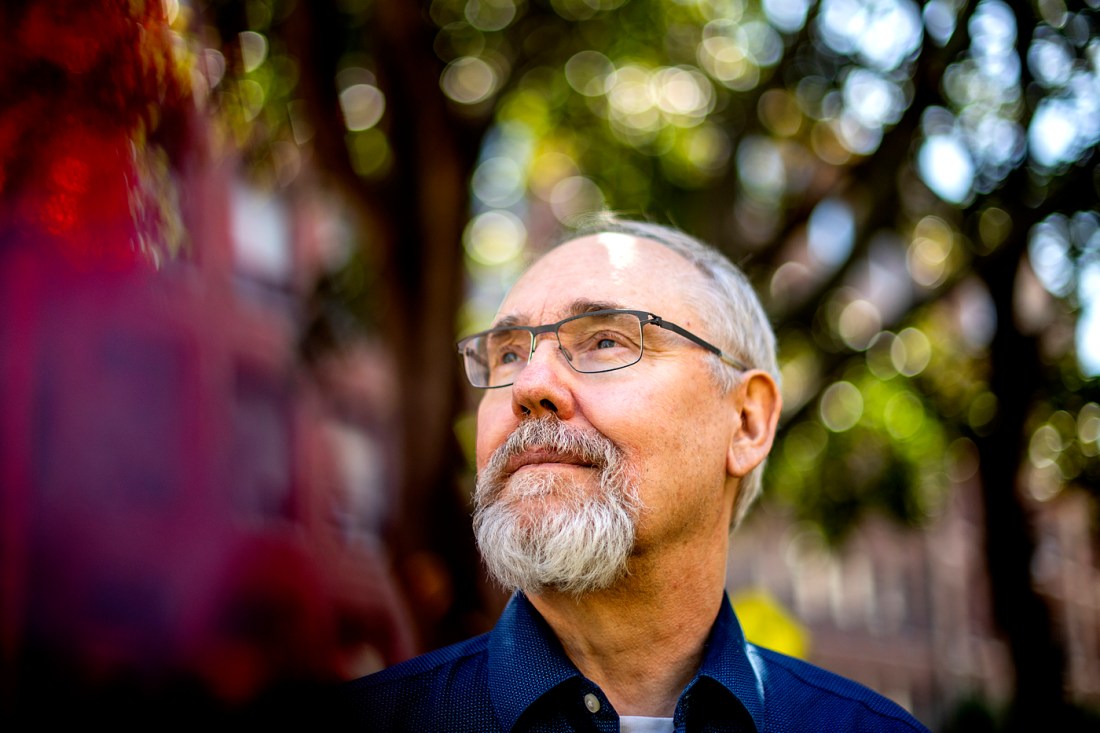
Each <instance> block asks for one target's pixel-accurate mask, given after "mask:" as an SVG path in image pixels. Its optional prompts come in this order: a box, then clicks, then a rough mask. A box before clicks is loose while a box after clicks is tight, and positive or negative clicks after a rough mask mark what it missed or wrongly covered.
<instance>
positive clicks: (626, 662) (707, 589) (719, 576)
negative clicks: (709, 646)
mask: <svg viewBox="0 0 1100 733" xmlns="http://www.w3.org/2000/svg"><path fill="white" fill-rule="evenodd" d="M688 549H689V548H684V550H685V552H684V553H683V554H685V555H687V556H688V558H692V559H690V560H686V561H685V558H676V557H673V556H671V555H670V554H669V553H668V552H667V550H665V551H663V552H662V556H661V558H660V559H657V560H649V559H647V558H646V557H644V556H636V557H634V558H633V559H632V562H631V567H630V573H629V575H628V576H627V578H625V579H624V580H623V581H621V582H620V583H619V584H617V585H616V586H615V587H613V588H609V589H607V590H604V591H598V592H593V593H587V594H584V595H583V596H580V597H577V596H573V595H568V594H563V593H558V592H553V591H540V592H538V593H528V598H529V599H530V601H531V603H532V604H533V605H534V606H535V608H537V609H538V611H539V613H541V614H542V616H543V617H544V618H545V619H546V621H547V623H549V624H550V627H551V628H552V629H553V630H554V632H555V634H556V635H557V637H558V639H559V640H560V641H561V643H562V646H563V647H564V649H565V653H566V654H567V655H568V656H569V658H570V659H571V660H572V661H573V663H574V664H575V665H576V666H577V668H578V669H579V670H580V672H581V674H583V675H584V676H585V677H587V678H588V679H590V680H592V681H593V682H595V683H596V684H597V685H599V686H600V689H602V690H603V691H604V694H606V695H607V697H608V699H609V700H610V701H611V704H612V705H613V706H614V707H615V710H616V712H618V713H619V715H645V716H656V717H671V716H672V715H673V713H674V712H675V709H676V702H677V700H678V698H679V696H680V693H681V692H682V691H683V689H684V687H685V686H686V685H687V684H688V682H690V681H691V679H692V678H693V677H694V676H695V673H696V672H697V671H698V669H699V666H700V665H701V664H702V661H703V651H704V649H703V647H704V644H705V643H706V639H707V635H708V634H709V633H710V629H711V626H712V625H713V624H714V619H715V617H716V616H717V614H718V609H719V607H720V604H721V603H724V602H725V595H724V587H725V568H726V556H725V554H724V553H723V554H716V553H714V552H713V551H711V552H708V553H704V554H695V552H694V551H698V549H699V548H693V549H694V551H692V552H688ZM677 554H679V553H677ZM698 558H707V560H705V561H703V562H700V561H699V560H698ZM685 568H690V569H691V570H690V571H688V572H685V571H684V569H685Z"/></svg>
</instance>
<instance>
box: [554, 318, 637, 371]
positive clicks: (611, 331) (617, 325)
mask: <svg viewBox="0 0 1100 733" xmlns="http://www.w3.org/2000/svg"><path fill="white" fill-rule="evenodd" d="M558 340H559V341H560V342H561V347H562V349H564V350H565V352H566V355H567V356H568V358H569V363H570V364H571V365H572V367H573V368H574V369H576V370H577V371H578V372H588V373H591V372H606V371H610V370H612V369H621V368H622V367H625V366H630V365H631V364H633V363H635V362H636V361H638V360H639V359H641V358H642V323H641V321H640V320H639V319H638V317H637V316H636V315H633V314H630V313H605V314H600V315H588V316H581V317H579V318H574V319H572V320H570V321H566V322H565V323H563V324H561V327H560V328H558Z"/></svg>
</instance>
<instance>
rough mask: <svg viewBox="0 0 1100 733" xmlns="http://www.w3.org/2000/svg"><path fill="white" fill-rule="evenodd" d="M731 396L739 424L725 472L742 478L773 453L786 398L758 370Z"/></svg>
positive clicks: (733, 436) (727, 458) (765, 373)
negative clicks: (773, 444) (780, 414)
mask: <svg viewBox="0 0 1100 733" xmlns="http://www.w3.org/2000/svg"><path fill="white" fill-rule="evenodd" d="M729 396H730V398H731V400H732V401H733V403H734V404H733V408H734V409H735V410H736V415H735V419H736V420H737V424H735V425H734V426H733V433H732V435H731V436H730V444H729V449H728V450H727V452H726V472H727V473H729V475H730V476H736V477H737V478H742V477H744V476H745V474H747V473H748V472H749V471H751V470H752V469H754V468H756V467H757V466H758V465H760V463H761V462H762V461H763V460H764V459H765V458H766V457H767V455H768V453H769V452H770V451H771V449H772V441H774V440H775V429H776V426H777V425H778V424H779V413H780V411H781V410H782V407H783V397H782V395H780V393H779V387H778V385H776V383H775V380H774V379H772V376H771V375H770V374H768V373H767V372H764V371H760V370H759V369H755V370H753V371H750V372H748V373H747V374H745V375H744V376H743V377H742V378H741V381H740V383H739V384H738V385H737V386H736V387H734V388H733V389H731V390H730V395H729Z"/></svg>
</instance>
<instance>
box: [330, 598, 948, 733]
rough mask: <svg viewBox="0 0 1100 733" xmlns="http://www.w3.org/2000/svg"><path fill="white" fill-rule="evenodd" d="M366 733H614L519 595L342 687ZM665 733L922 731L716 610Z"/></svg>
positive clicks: (597, 700) (594, 694) (869, 694)
mask: <svg viewBox="0 0 1100 733" xmlns="http://www.w3.org/2000/svg"><path fill="white" fill-rule="evenodd" d="M346 691H347V692H348V693H349V697H348V700H347V702H348V703H349V704H350V707H351V709H352V711H353V717H354V718H356V720H357V721H358V722H359V723H361V724H362V725H363V727H364V728H366V729H367V730H377V731H447V732H448V733H459V732H461V731H469V732H470V733H490V732H491V731H546V732H547V733H550V732H556V731H600V732H601V733H618V730H619V716H618V714H617V713H616V712H615V710H614V709H613V708H612V707H611V703H609V702H608V700H607V697H606V696H605V695H604V693H603V691H602V690H600V688H599V687H597V686H596V685H595V684H594V683H593V682H591V681H590V680H588V679H586V678H585V677H584V676H583V675H582V674H581V673H580V672H579V671H578V670H577V668H576V667H575V666H574V665H573V663H572V662H570V661H569V658H568V657H567V656H566V655H565V652H564V650H563V649H562V646H561V644H560V642H559V641H558V639H557V637H556V636H555V635H554V632H553V631H552V630H551V629H550V627H549V626H548V625H547V623H546V621H544V620H543V618H542V616H541V615H540V614H539V612H538V611H537V610H535V608H534V606H532V605H531V602H530V601H528V600H527V598H526V597H525V596H524V595H523V594H522V593H516V594H515V595H514V596H513V597H512V599H511V600H510V601H509V602H508V606H507V607H506V608H505V609H504V613H502V614H501V617H500V620H499V621H498V622H497V624H496V626H495V627H494V628H493V630H492V631H490V632H489V633H487V634H482V635H481V636H477V637H474V638H473V639H469V640H467V641H464V642H460V643H458V644H454V645H452V646H449V647H445V648H443V649H439V650H437V651H434V652H429V653H428V654H424V655H422V656H419V657H416V658H414V659H410V660H408V661H406V662H402V663H401V664H397V665H394V666H392V667H389V668H388V669H384V670H382V671H380V672H376V673H375V674H372V675H368V676H366V677H362V678H360V679H358V680H355V681H353V682H349V683H347V685H346ZM673 720H674V725H675V729H676V731H677V733H686V732H687V731H730V732H740V731H746V732H749V731H754V732H756V733H795V732H798V731H812V732H813V733H827V732H829V731H836V732H837V733H840V732H841V731H843V732H844V733H856V732H859V731H876V732H878V731H884V732H889V733H895V732H905V733H914V732H915V731H922V732H924V733H927V728H925V727H924V726H923V725H921V724H920V723H919V722H918V721H917V720H916V719H915V718H914V717H913V716H912V715H910V714H909V713H908V712H906V711H905V710H904V709H903V708H902V707H900V706H899V705H897V704H896V703H894V702H892V701H891V700H889V699H887V698H885V697H883V696H882V695H880V694H878V693H877V692H874V691H872V690H870V689H869V688H867V687H864V686H863V685H860V684H858V683H856V682H853V681H852V680H849V679H846V678H844V677H841V676H839V675H836V674H833V673H832V672H828V671H826V670H824V669H821V668H820V667H815V666H814V665H812V664H808V663H807V662H803V661H801V660H798V659H795V658H793V657H788V656H785V655H782V654H779V653H777V652H774V651H771V650H769V649H763V648H761V647H758V646H756V645H754V644H750V643H748V642H746V641H745V637H744V635H743V634H742V633H741V626H740V624H739V623H738V622H737V617H736V616H735V615H734V613H733V608H732V607H731V606H730V604H729V602H728V599H727V601H726V602H724V603H722V604H721V609H720V610H719V612H718V618H717V619H716V620H715V622H714V626H713V628H712V629H711V632H710V636H709V637H708V639H707V644H706V650H705V652H704V657H703V664H702V666H701V667H700V669H699V672H698V673H697V674H696V675H695V678H694V679H692V680H691V682H690V683H689V684H688V685H687V687H685V688H684V691H683V692H682V693H681V694H680V698H679V701H678V702H677V704H676V713H675V716H674V719H673Z"/></svg>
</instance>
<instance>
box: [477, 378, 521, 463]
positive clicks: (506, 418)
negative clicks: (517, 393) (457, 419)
mask: <svg viewBox="0 0 1100 733" xmlns="http://www.w3.org/2000/svg"><path fill="white" fill-rule="evenodd" d="M494 397H495V395H494ZM498 403H500V404H498ZM514 422H515V418H514V416H513V415H512V410H511V407H510V405H509V404H508V403H507V401H505V400H499V399H493V398H491V397H489V396H486V397H485V398H484V399H482V401H481V404H480V405H479V406H478V409H477V468H478V470H481V469H482V468H484V467H485V464H486V463H488V462H489V457H490V456H492V454H493V451H495V450H496V449H497V448H499V447H500V445H501V444H502V443H503V442H504V441H505V440H507V439H508V435H509V434H510V433H511V432H512V430H513V429H514V428H515V425H514Z"/></svg>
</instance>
